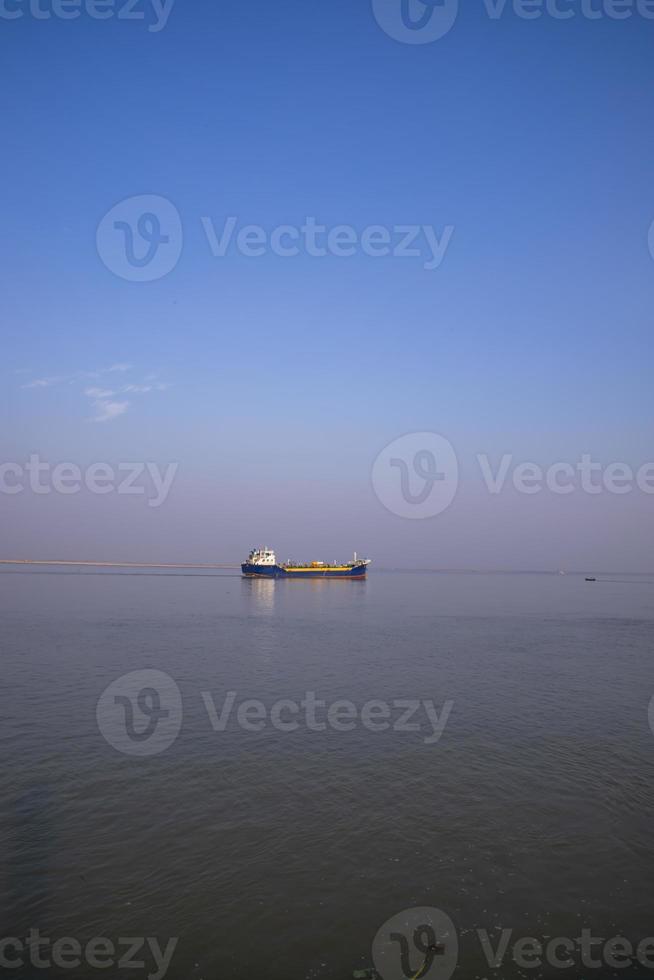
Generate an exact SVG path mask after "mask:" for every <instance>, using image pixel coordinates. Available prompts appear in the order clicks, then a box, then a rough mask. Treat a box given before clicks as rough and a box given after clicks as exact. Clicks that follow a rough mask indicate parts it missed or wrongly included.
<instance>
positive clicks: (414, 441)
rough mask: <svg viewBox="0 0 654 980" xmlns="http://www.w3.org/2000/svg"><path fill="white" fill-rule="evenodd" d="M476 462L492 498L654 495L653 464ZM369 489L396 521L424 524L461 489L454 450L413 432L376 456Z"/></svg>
mask: <svg viewBox="0 0 654 980" xmlns="http://www.w3.org/2000/svg"><path fill="white" fill-rule="evenodd" d="M475 464H476V468H477V469H478V475H479V477H480V478H481V484H482V487H483V489H484V490H485V491H486V492H487V493H488V494H490V495H491V496H498V495H499V494H501V493H504V492H507V491H511V490H512V491H513V492H515V493H518V494H521V495H525V496H533V495H537V494H539V493H543V492H547V493H551V494H554V495H556V496H567V495H569V494H574V493H585V494H588V495H590V496H596V495H597V494H601V493H610V494H613V495H616V496H622V495H624V494H630V493H634V492H640V493H643V494H646V495H649V496H652V495H654V461H650V462H644V463H642V464H641V465H640V466H639V467H638V468H634V467H633V466H631V465H630V464H629V463H625V462H619V461H614V462H610V463H608V464H603V463H601V462H599V461H598V460H595V459H593V457H592V455H591V454H590V453H582V454H581V455H580V457H579V459H578V460H576V461H574V462H571V461H568V460H565V461H557V462H554V463H551V464H550V465H549V466H541V465H540V464H539V463H535V462H532V461H527V462H524V461H520V460H519V459H516V458H515V457H514V455H513V454H512V453H504V454H503V455H502V456H500V457H499V458H498V459H496V458H495V457H491V456H489V455H488V453H477V454H476V456H475V458H474V461H473V467H474V466H475ZM372 486H373V490H374V492H375V494H376V496H377V498H378V500H379V501H380V502H381V503H382V504H383V505H384V507H386V509H387V510H389V511H390V512H391V513H392V514H395V515H396V516H397V517H406V518H409V519H413V520H424V519H425V518H428V517H435V516H436V515H437V514H441V513H442V512H443V511H444V510H446V509H447V508H448V507H449V506H450V504H451V503H452V501H453V500H454V497H455V496H456V493H457V490H458V486H459V468H458V458H457V454H456V451H455V449H454V447H453V446H452V444H451V443H450V442H449V441H448V440H447V439H445V437H444V436H441V435H438V434H437V433H435V432H412V433H409V434H408V435H405V436H402V437H401V438H399V439H395V440H394V441H393V442H391V443H390V444H389V445H388V446H386V448H385V449H383V450H382V451H381V452H380V453H379V455H378V456H377V458H376V460H375V462H374V463H373V467H372Z"/></svg>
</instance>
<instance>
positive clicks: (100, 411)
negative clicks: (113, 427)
mask: <svg viewBox="0 0 654 980" xmlns="http://www.w3.org/2000/svg"><path fill="white" fill-rule="evenodd" d="M93 406H94V408H95V412H96V414H95V415H94V416H93V418H92V419H91V422H111V421H112V420H113V419H117V418H118V416H119V415H124V414H125V412H126V411H127V409H128V408H129V402H110V401H102V400H100V401H96V402H94V403H93Z"/></svg>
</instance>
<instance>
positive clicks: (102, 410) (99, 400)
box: [21, 361, 170, 422]
mask: <svg viewBox="0 0 654 980" xmlns="http://www.w3.org/2000/svg"><path fill="white" fill-rule="evenodd" d="M133 368H134V365H132V364H129V363H127V362H126V361H124V362H123V361H119V362H116V363H115V364H112V365H111V366H110V367H105V368H102V369H100V370H99V371H76V372H75V373H74V374H66V375H57V376H51V377H44V378H35V379H34V380H33V381H30V382H28V383H27V384H24V385H21V387H22V388H51V387H54V386H56V385H79V386H80V387H81V388H82V391H83V393H84V395H85V396H86V397H87V398H89V399H91V403H92V409H93V412H94V415H93V416H92V418H91V419H90V421H92V422H111V421H112V420H113V419H116V418H118V417H119V416H121V415H124V414H125V412H126V411H127V410H128V408H129V407H130V402H129V401H114V400H113V399H114V398H115V396H116V395H118V394H123V395H125V394H134V395H145V394H148V393H149V392H153V391H165V390H166V389H167V388H169V387H170V385H169V384H166V383H164V382H161V381H157V380H156V378H157V375H156V374H153V373H150V374H147V375H145V376H144V379H143V381H141V382H138V381H135V382H133V383H130V384H124V385H122V386H120V387H117V388H114V387H111V388H109V387H107V383H108V384H112V381H113V380H117V379H111V380H110V379H109V378H108V377H107V375H109V374H117V373H126V372H128V371H132V370H133ZM142 377H143V376H142ZM102 380H104V385H102ZM90 381H95V382H96V384H94V385H93V384H92V385H89V382H90ZM98 382H99V383H98ZM85 385H86V386H85Z"/></svg>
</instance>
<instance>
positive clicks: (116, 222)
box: [96, 194, 184, 282]
mask: <svg viewBox="0 0 654 980" xmlns="http://www.w3.org/2000/svg"><path fill="white" fill-rule="evenodd" d="M183 237H184V236H183V231H182V220H181V218H180V215H179V212H178V210H177V208H176V207H175V205H174V204H172V203H171V202H170V201H168V200H167V199H166V198H165V197H159V196H157V195H155V194H141V195H139V196H137V197H128V198H126V199H125V200H124V201H120V203H119V204H116V205H115V206H114V207H113V208H112V209H111V210H110V211H108V212H107V214H105V216H104V218H103V219H102V221H101V222H100V224H99V225H98V230H97V233H96V246H97V249H98V255H99V256H100V258H101V259H102V261H103V262H104V264H105V265H106V267H107V268H108V269H109V270H110V271H111V272H113V273H114V274H115V275H117V276H120V278H121V279H127V280H129V281H130V282H153V281H154V280H155V279H163V277H164V276H167V275H168V273H169V272H172V270H173V269H174V268H175V266H176V265H177V263H178V261H179V257H180V255H181V253H182V244H183Z"/></svg>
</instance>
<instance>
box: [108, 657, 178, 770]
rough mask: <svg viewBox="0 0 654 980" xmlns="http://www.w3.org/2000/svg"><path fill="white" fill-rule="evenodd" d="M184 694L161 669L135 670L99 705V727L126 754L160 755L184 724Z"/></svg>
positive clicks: (119, 682) (115, 682) (120, 680)
mask: <svg viewBox="0 0 654 980" xmlns="http://www.w3.org/2000/svg"><path fill="white" fill-rule="evenodd" d="M182 714H183V712H182V696H181V693H180V690H179V688H178V686H177V684H176V683H175V681H174V680H173V679H172V677H170V676H169V675H168V674H165V673H164V672H163V671H161V670H134V671H132V672H131V673H129V674H123V676H122V677H119V678H118V680H115V681H113V683H111V684H110V685H109V686H108V687H107V688H106V689H105V690H104V691H103V692H102V694H101V695H100V698H99V700H98V704H97V707H96V718H97V722H98V728H99V729H100V731H101V732H102V735H103V736H104V738H105V739H106V741H107V742H108V743H109V745H112V746H113V747H114V748H115V749H117V750H118V751H119V752H122V753H123V754H124V755H136V756H146V755H158V754H159V753H160V752H164V751H165V750H166V749H167V748H168V747H169V746H170V745H172V744H173V742H174V741H175V739H176V738H177V736H178V735H179V732H180V729H181V727H182Z"/></svg>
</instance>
